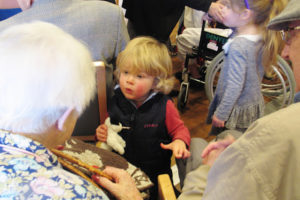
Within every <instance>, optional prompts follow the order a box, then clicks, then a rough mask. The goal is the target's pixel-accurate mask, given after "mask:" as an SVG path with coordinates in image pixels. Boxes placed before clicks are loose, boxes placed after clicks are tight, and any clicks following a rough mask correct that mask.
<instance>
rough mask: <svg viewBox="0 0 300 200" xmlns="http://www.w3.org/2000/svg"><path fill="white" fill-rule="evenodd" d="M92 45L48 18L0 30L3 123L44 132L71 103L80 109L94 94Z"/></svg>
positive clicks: (7, 126)
mask: <svg viewBox="0 0 300 200" xmlns="http://www.w3.org/2000/svg"><path fill="white" fill-rule="evenodd" d="M95 85H96V84H95V67H94V66H93V63H92V58H91V55H90V53H89V51H88V49H87V48H86V47H85V46H84V45H83V44H82V43H80V42H79V41H77V40H76V39H75V38H73V37H72V36H71V35H69V34H68V33H65V32H64V31H62V30H61V29H60V28H58V27H56V26H54V25H52V24H49V23H45V22H33V23H27V24H21V25H16V26H12V27H10V28H8V29H6V30H4V31H3V32H1V33H0V95H1V97H0V129H4V130H8V131H12V132H23V133H40V132H42V131H44V130H46V129H47V128H49V127H50V126H52V125H53V124H54V123H55V122H56V120H57V119H58V118H59V117H60V116H61V115H62V114H63V113H64V111H66V110H67V109H68V108H75V109H76V110H77V111H78V112H79V114H80V113H81V112H82V111H83V110H84V109H85V107H86V106H87V105H88V104H89V102H90V100H91V98H92V97H93V95H94V94H95V87H96V86H95Z"/></svg>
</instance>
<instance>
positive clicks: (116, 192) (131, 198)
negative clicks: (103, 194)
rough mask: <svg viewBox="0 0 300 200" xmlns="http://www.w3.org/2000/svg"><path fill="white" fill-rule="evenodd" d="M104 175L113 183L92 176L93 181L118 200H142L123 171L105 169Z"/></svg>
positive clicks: (111, 168)
mask: <svg viewBox="0 0 300 200" xmlns="http://www.w3.org/2000/svg"><path fill="white" fill-rule="evenodd" d="M103 172H104V173H106V174H107V175H109V176H111V177H112V178H113V182H112V181H110V180H108V179H107V178H105V177H100V176H95V175H94V176H93V177H92V178H93V180H94V181H95V182H96V183H98V184H99V185H101V186H102V187H104V188H105V189H107V190H108V191H109V192H110V193H111V194H112V195H113V196H114V197H116V199H118V200H142V199H143V198H142V196H141V194H140V192H139V191H138V189H137V188H136V185H135V183H134V181H133V179H132V178H131V176H130V175H129V174H128V173H127V172H126V171H125V170H123V169H118V168H115V167H106V168H105V169H104V170H103Z"/></svg>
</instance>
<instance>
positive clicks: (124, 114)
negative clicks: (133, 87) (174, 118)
mask: <svg viewBox="0 0 300 200" xmlns="http://www.w3.org/2000/svg"><path fill="white" fill-rule="evenodd" d="M168 100H169V97H168V96H166V95H163V94H156V95H155V96H154V97H153V98H151V99H150V100H148V101H147V102H146V103H144V104H143V105H142V106H140V107H139V108H138V109H137V108H136V107H135V106H134V105H133V104H132V103H131V102H129V101H128V100H127V99H126V98H125V97H124V95H123V94H122V92H121V90H120V89H119V88H118V89H117V90H116V91H115V95H114V97H113V98H112V101H111V102H110V103H109V104H110V106H109V109H108V110H109V116H110V117H111V122H112V123H113V124H119V122H121V123H122V125H123V126H129V127H130V130H122V131H121V132H120V133H119V135H120V136H121V137H122V138H123V139H124V140H125V141H126V147H125V154H124V157H125V158H126V159H127V160H128V161H129V162H131V163H132V164H134V165H135V166H137V167H139V168H141V169H142V170H143V171H144V172H145V173H146V174H147V175H148V176H149V177H150V179H151V180H152V181H153V182H156V176H157V175H158V174H162V173H168V174H171V172H170V158H171V156H172V151H170V150H164V149H162V148H161V147H160V143H161V142H162V143H165V144H168V143H170V142H171V141H172V139H171V137H170V136H169V135H168V131H167V128H166V125H165V120H166V105H167V101H168ZM153 179H154V180H153Z"/></svg>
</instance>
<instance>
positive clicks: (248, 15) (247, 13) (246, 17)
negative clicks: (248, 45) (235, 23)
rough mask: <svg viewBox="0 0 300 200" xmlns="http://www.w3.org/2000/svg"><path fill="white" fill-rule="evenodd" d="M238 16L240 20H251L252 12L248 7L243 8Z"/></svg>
mask: <svg viewBox="0 0 300 200" xmlns="http://www.w3.org/2000/svg"><path fill="white" fill-rule="evenodd" d="M240 16H241V19H242V20H245V21H248V22H249V21H251V20H252V17H253V12H252V11H251V10H249V9H244V10H243V12H242V13H241V15H240Z"/></svg>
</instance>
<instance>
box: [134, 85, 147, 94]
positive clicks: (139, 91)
mask: <svg viewBox="0 0 300 200" xmlns="http://www.w3.org/2000/svg"><path fill="white" fill-rule="evenodd" d="M144 90H145V87H144V85H142V84H139V85H137V86H136V89H135V94H136V95H137V96H140V95H142V94H143V93H144Z"/></svg>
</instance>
